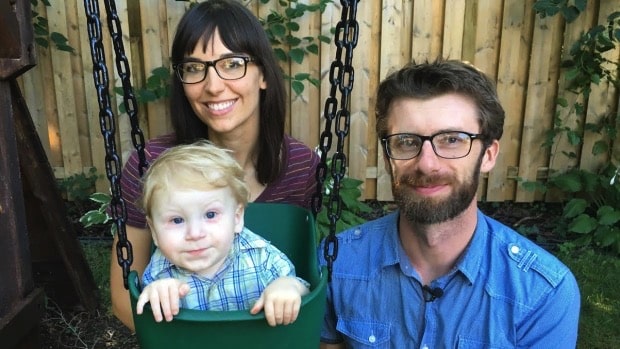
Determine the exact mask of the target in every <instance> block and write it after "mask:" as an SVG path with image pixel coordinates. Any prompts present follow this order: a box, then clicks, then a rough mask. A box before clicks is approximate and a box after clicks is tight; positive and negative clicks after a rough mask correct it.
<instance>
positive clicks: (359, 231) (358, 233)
mask: <svg viewBox="0 0 620 349" xmlns="http://www.w3.org/2000/svg"><path fill="white" fill-rule="evenodd" d="M361 233H362V231H361V230H359V229H355V232H354V233H353V234H355V236H359V235H360V234H361Z"/></svg>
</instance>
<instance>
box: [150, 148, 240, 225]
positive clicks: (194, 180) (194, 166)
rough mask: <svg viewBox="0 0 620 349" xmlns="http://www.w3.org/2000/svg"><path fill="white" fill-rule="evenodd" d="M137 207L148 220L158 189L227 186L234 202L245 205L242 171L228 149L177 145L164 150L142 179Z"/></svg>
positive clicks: (196, 188)
mask: <svg viewBox="0 0 620 349" xmlns="http://www.w3.org/2000/svg"><path fill="white" fill-rule="evenodd" d="M142 184H143V186H142V196H141V198H140V204H141V206H142V208H143V209H144V213H145V214H146V215H147V216H149V217H150V214H151V208H152V207H153V197H154V195H155V193H156V192H157V191H159V190H168V188H173V190H176V189H194V190H213V189H219V188H225V187H229V188H230V189H231V191H232V193H233V197H234V199H235V200H236V201H237V203H239V204H241V205H243V206H246V204H247V202H248V197H249V189H248V187H247V184H246V183H245V180H244V172H243V169H242V168H241V166H240V165H239V163H237V161H236V160H235V159H234V158H233V157H232V156H231V155H230V151H229V150H224V149H222V148H219V147H217V146H216V145H214V144H213V143H211V142H208V141H198V142H196V143H193V144H185V145H178V146H175V147H172V148H170V149H168V150H166V151H164V152H163V153H162V154H161V155H160V156H159V157H158V158H157V159H155V161H153V163H152V164H151V166H150V167H149V169H148V170H147V172H146V174H145V175H144V177H143V179H142Z"/></svg>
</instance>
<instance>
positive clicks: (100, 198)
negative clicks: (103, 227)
mask: <svg viewBox="0 0 620 349" xmlns="http://www.w3.org/2000/svg"><path fill="white" fill-rule="evenodd" d="M89 199H90V200H92V201H94V202H96V203H98V204H110V201H111V200H112V197H111V196H110V195H108V194H106V193H101V192H97V193H93V194H91V195H90V196H89Z"/></svg>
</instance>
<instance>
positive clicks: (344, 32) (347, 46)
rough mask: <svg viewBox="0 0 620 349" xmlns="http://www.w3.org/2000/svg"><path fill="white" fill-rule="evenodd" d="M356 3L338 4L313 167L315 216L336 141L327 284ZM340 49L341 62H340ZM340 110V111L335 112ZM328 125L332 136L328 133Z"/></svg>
mask: <svg viewBox="0 0 620 349" xmlns="http://www.w3.org/2000/svg"><path fill="white" fill-rule="evenodd" d="M358 2H359V0H341V1H340V4H341V5H342V16H341V18H340V21H339V22H338V24H337V25H336V32H335V35H334V38H335V43H336V57H335V59H334V61H333V62H332V64H331V66H330V70H329V82H330V84H331V88H330V92H329V97H328V98H327V100H326V101H325V107H324V109H323V116H324V118H325V129H324V131H323V132H322V133H321V139H320V143H319V146H318V148H319V150H320V156H321V161H320V163H319V165H318V167H317V171H316V180H317V191H316V193H315V194H314V195H313V197H312V211H313V212H314V214H315V215H316V214H318V213H319V211H321V207H322V205H321V204H322V202H323V186H324V183H325V180H326V178H327V171H328V169H327V154H328V152H329V150H330V149H331V145H332V140H333V139H332V138H333V135H334V134H335V135H336V137H337V144H336V151H335V152H334V154H333V156H332V162H331V175H332V178H333V181H334V182H333V187H332V190H331V191H330V193H329V200H328V204H327V207H326V209H327V218H328V220H329V235H328V236H327V237H325V242H324V249H323V257H324V258H325V261H326V262H327V271H328V274H329V278H328V279H329V280H330V281H331V274H332V268H333V264H334V261H335V260H336V258H337V256H338V239H337V238H336V223H337V222H338V220H339V219H340V215H341V213H342V198H341V197H340V182H341V180H342V179H343V178H344V176H345V174H346V169H347V157H346V154H345V153H344V146H345V139H346V137H347V136H348V134H349V128H350V125H351V113H350V112H349V105H350V97H351V91H352V89H353V81H354V69H353V49H354V48H355V47H356V46H357V38H358V35H359V25H358V23H357V20H356V19H355V18H356V14H357V3H358ZM343 49H344V61H343ZM337 91H340V95H341V99H340V106H338V99H337V98H336V93H337ZM338 108H340V109H338ZM332 123H333V124H334V125H333V127H334V132H332V131H331V130H332Z"/></svg>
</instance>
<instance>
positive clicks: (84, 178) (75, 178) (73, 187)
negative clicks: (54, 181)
mask: <svg viewBox="0 0 620 349" xmlns="http://www.w3.org/2000/svg"><path fill="white" fill-rule="evenodd" d="M97 178H98V175H97V169H96V168H94V167H92V168H91V169H90V170H89V171H88V173H77V174H74V175H71V176H69V177H66V178H62V179H60V180H58V187H59V188H60V190H61V191H62V192H63V193H65V194H66V195H67V197H68V198H69V199H70V200H78V201H82V200H86V199H87V198H88V195H90V193H92V192H93V188H94V187H95V182H96V181H97Z"/></svg>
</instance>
